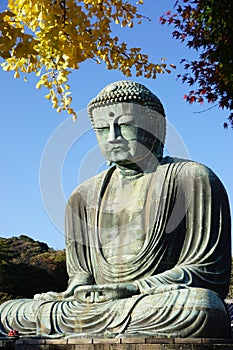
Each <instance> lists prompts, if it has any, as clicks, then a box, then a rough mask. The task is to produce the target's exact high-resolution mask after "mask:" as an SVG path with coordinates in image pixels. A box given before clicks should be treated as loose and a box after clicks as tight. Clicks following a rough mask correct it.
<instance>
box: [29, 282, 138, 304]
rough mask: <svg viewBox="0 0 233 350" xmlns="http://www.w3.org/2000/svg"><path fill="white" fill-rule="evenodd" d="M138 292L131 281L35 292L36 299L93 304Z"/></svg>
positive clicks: (126, 296) (127, 296)
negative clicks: (57, 291)
mask: <svg viewBox="0 0 233 350" xmlns="http://www.w3.org/2000/svg"><path fill="white" fill-rule="evenodd" d="M136 294H139V290H138V288H137V287H136V286H135V285H134V284H133V283H119V284H117V283H113V284H100V285H96V284H94V285H86V286H78V287H76V288H75V289H73V291H72V292H71V291H69V289H67V291H65V292H62V293H56V292H48V293H41V294H36V295H35V296H34V299H36V300H65V299H75V300H77V301H79V302H81V303H85V304H93V303H103V302H106V301H110V300H117V299H123V298H129V297H131V296H133V295H136Z"/></svg>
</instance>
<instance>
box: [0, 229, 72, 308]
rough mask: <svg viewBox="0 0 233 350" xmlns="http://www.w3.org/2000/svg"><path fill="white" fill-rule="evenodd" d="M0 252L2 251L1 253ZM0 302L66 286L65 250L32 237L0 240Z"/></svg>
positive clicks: (58, 289) (62, 289) (57, 289)
mask: <svg viewBox="0 0 233 350" xmlns="http://www.w3.org/2000/svg"><path fill="white" fill-rule="evenodd" d="M1 249H2V250H1ZM0 252H1V254H0V259H1V260H0V303H2V302H4V301H6V300H9V299H15V298H32V297H33V296H34V295H35V294H37V293H42V292H47V291H57V292H58V291H64V290H65V289H66V287H67V282H68V275H67V272H66V263H65V251H64V250H54V249H51V248H49V247H48V245H47V244H46V243H43V242H39V241H34V240H33V239H32V238H30V237H28V236H26V235H21V236H20V237H12V238H2V237H0Z"/></svg>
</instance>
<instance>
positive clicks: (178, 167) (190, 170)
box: [161, 157, 218, 179]
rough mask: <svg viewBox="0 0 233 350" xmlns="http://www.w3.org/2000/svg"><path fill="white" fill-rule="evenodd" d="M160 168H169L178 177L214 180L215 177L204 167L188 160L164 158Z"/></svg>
mask: <svg viewBox="0 0 233 350" xmlns="http://www.w3.org/2000/svg"><path fill="white" fill-rule="evenodd" d="M161 165H162V166H166V167H168V166H170V167H173V168H174V171H175V172H176V174H177V175H178V176H184V177H187V176H191V175H192V176H194V177H208V178H216V179H218V177H217V175H216V174H215V173H214V172H213V171H212V170H211V169H210V168H209V167H207V166H206V165H204V164H201V163H198V162H195V161H192V160H190V159H181V158H171V157H165V158H164V159H163V161H162V162H161Z"/></svg>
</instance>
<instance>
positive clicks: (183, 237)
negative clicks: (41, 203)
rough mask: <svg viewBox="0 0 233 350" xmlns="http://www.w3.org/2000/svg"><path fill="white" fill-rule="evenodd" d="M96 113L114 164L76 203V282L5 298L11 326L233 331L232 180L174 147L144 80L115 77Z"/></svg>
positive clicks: (71, 256)
mask: <svg viewBox="0 0 233 350" xmlns="http://www.w3.org/2000/svg"><path fill="white" fill-rule="evenodd" d="M89 115H90V118H91V121H92V123H93V127H94V129H95V131H96V135H97V140H98V143H99V146H100V149H101V151H102V153H103V154H104V156H105V157H106V159H107V160H108V161H109V162H110V163H113V164H114V166H112V167H110V168H109V170H107V171H104V172H102V173H101V174H98V175H97V176H95V177H93V178H91V179H90V180H88V181H86V182H85V183H83V184H81V185H80V186H79V187H78V188H77V189H76V190H74V192H73V193H72V195H71V197H70V199H69V202H68V204H67V210H66V252H67V270H68V273H69V276H70V279H69V285H68V288H67V290H66V291H65V292H63V293H53V292H48V293H45V294H40V295H36V296H35V298H34V299H33V300H12V301H9V302H6V303H5V304H3V305H1V306H0V313H1V333H2V334H7V333H8V332H9V331H10V330H11V329H16V330H18V331H19V333H20V334H23V335H29V334H32V335H47V336H63V335H70V334H76V335H79V336H82V337H95V336H96V337H105V338H108V337H109V338H115V337H125V336H155V337H192V338H197V337H198V338H203V337H208V338H210V337H211V338H227V337H229V336H230V322H229V318H228V315H227V312H226V309H225V305H224V302H223V299H224V298H225V297H226V295H227V291H228V285H229V278H230V263H231V254H230V214H229V204H228V199H227V195H226V192H225V189H224V187H223V185H222V183H221V182H220V180H219V179H218V178H217V176H216V175H215V174H214V173H213V172H212V171H211V170H210V169H209V168H207V167H205V166H204V165H201V164H198V163H196V162H192V161H189V160H183V159H175V158H171V157H165V158H163V145H164V139H165V129H166V123H165V113H164V109H163V106H162V104H161V102H160V101H159V100H158V98H157V97H156V96H154V95H153V94H152V93H151V92H150V91H149V90H148V89H146V88H145V87H144V86H143V85H141V84H137V83H134V82H130V81H123V82H116V83H113V84H110V85H109V86H107V87H106V88H105V89H104V90H102V92H100V94H99V95H98V96H97V97H96V98H95V99H93V100H92V101H91V102H90V104H89Z"/></svg>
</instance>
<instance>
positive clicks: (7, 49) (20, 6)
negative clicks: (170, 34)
mask: <svg viewBox="0 0 233 350" xmlns="http://www.w3.org/2000/svg"><path fill="white" fill-rule="evenodd" d="M132 3H136V4H135V5H133V4H132ZM140 4H143V0H138V1H137V2H136V0H134V1H126V0H83V1H81V0H46V1H40V0H30V1H29V0H8V9H7V10H5V11H2V12H1V13H0V33H1V38H0V57H2V59H3V60H4V62H3V69H4V70H6V71H15V75H14V76H15V78H18V77H19V76H20V74H21V73H23V76H24V79H25V80H26V76H27V74H28V73H31V72H34V73H35V74H36V76H38V79H39V81H38V83H37V88H40V87H41V86H45V87H46V88H47V89H48V90H49V93H48V94H47V95H46V96H45V97H46V98H47V99H49V100H51V102H52V106H53V108H56V109H57V111H58V112H60V111H62V110H66V111H67V112H68V113H69V114H71V115H72V116H73V118H74V119H75V118H76V113H75V111H74V109H73V108H72V107H71V102H72V97H71V92H70V86H69V85H68V78H69V74H70V73H71V71H72V70H73V69H79V65H80V63H81V62H83V61H85V60H88V59H91V60H94V61H95V62H96V63H101V62H104V63H105V64H106V67H107V69H119V70H120V71H121V72H122V73H123V74H124V75H125V76H126V77H129V76H131V74H132V73H131V72H132V69H135V70H136V76H140V75H144V77H146V78H151V77H152V78H155V77H156V75H157V74H159V73H164V72H167V73H170V67H172V68H175V67H174V65H172V64H170V65H169V67H167V64H166V63H164V59H161V61H160V62H158V63H152V62H150V61H149V58H148V55H146V54H143V53H142V52H141V49H140V48H137V47H133V48H128V46H127V44H126V43H125V42H120V41H119V38H118V37H117V36H116V35H115V34H114V25H120V26H121V27H125V26H128V27H129V28H132V27H133V26H134V24H135V22H137V23H138V24H140V23H141V21H142V19H143V18H144V17H143V16H142V15H140V14H139V13H138V8H137V5H140Z"/></svg>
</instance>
